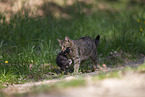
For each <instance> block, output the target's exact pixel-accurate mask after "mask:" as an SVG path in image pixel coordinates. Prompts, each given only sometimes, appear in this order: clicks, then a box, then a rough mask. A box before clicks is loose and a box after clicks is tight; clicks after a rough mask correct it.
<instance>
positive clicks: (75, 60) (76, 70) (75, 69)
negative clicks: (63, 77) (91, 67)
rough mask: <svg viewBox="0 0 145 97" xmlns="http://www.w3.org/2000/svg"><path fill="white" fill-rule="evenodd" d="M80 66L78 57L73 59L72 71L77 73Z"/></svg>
mask: <svg viewBox="0 0 145 97" xmlns="http://www.w3.org/2000/svg"><path fill="white" fill-rule="evenodd" d="M79 67H80V59H79V58H78V59H74V73H75V74H77V73H78V71H79Z"/></svg>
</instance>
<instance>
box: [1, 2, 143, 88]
mask: <svg viewBox="0 0 145 97" xmlns="http://www.w3.org/2000/svg"><path fill="white" fill-rule="evenodd" d="M99 3H103V4H104V3H107V2H106V1H103V2H101V1H98V2H97V1H96V2H95V3H94V4H93V5H87V4H82V3H79V2H77V3H75V4H74V5H72V6H68V7H67V6H66V8H65V9H68V10H66V13H67V14H68V15H69V16H70V17H71V18H70V19H66V18H55V17H54V16H53V15H51V14H50V15H47V12H46V8H45V6H43V10H44V13H46V15H45V16H43V17H41V16H34V17H33V16H29V13H32V12H31V11H28V10H26V9H25V8H22V9H21V10H20V11H19V12H17V13H15V14H13V15H12V16H11V18H10V20H9V21H6V16H5V14H3V13H0V20H1V22H0V88H1V85H4V84H6V83H7V84H14V83H23V82H24V81H25V80H26V81H27V80H41V79H44V78H55V77H59V75H56V73H55V71H56V70H55V69H57V65H56V63H55V58H56V55H57V53H58V52H59V51H60V48H59V44H58V42H57V38H59V39H64V37H65V36H68V37H70V38H71V39H77V38H80V37H83V36H91V37H92V38H95V37H96V36H97V35H98V34H99V35H100V36H101V40H100V46H99V48H98V58H99V59H100V61H99V63H100V64H103V63H105V64H107V65H115V64H117V63H121V62H123V61H124V59H125V58H128V59H130V58H134V57H133V56H134V55H138V54H145V50H144V48H145V45H144V44H145V23H144V22H145V12H144V10H145V7H144V5H140V4H135V5H132V4H130V3H128V2H125V1H122V2H109V3H107V4H108V6H109V8H107V9H104V10H100V9H99V8H96V7H95V6H96V5H95V4H99ZM111 6H113V7H112V8H111ZM85 7H86V8H88V9H89V10H91V11H92V13H91V14H89V13H85V12H82V10H83V9H84V8H85ZM128 7H129V8H128ZM116 8H117V9H116ZM94 9H95V10H94ZM118 9H119V10H118ZM70 11H71V13H70ZM138 20H140V22H138ZM140 29H143V31H140ZM114 51H117V53H113V54H110V52H114ZM5 61H8V63H5ZM46 64H47V66H45V65H46ZM88 64H91V63H88ZM31 66H32V67H31ZM85 69H86V71H87V70H88V69H89V67H88V68H85ZM50 72H51V73H55V74H54V75H48V76H49V77H48V76H47V77H45V75H47V74H49V73H50Z"/></svg>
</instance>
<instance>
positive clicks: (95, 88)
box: [2, 58, 145, 97]
mask: <svg viewBox="0 0 145 97" xmlns="http://www.w3.org/2000/svg"><path fill="white" fill-rule="evenodd" d="M143 62H144V58H141V59H139V60H137V61H134V62H130V63H128V64H124V65H129V66H133V67H136V66H139V65H140V64H142V63H143ZM115 69H119V70H121V69H123V67H120V68H115ZM109 70H111V69H109ZM112 70H113V69H112ZM98 73H99V71H98V72H92V73H85V74H82V75H81V76H84V79H85V80H86V85H85V86H79V87H71V88H63V89H60V90H57V91H53V92H45V93H44V92H43V93H36V94H34V93H33V94H29V95H23V96H22V97H145V72H144V71H143V72H142V71H126V72H125V73H124V74H123V75H122V77H121V78H106V79H103V80H93V75H97V74H98ZM78 76H80V75H75V76H66V77H65V78H63V79H52V80H44V81H41V82H31V83H25V84H20V85H14V86H10V87H8V88H5V89H3V90H2V91H3V92H4V93H6V94H8V95H12V94H15V93H18V94H19V93H27V92H30V91H31V89H32V88H31V87H34V86H36V87H37V86H39V85H42V84H43V85H45V84H46V85H48V84H54V83H56V82H58V81H63V80H65V81H68V80H72V79H77V78H78ZM12 97H14V96H12Z"/></svg>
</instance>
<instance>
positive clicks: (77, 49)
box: [58, 35, 100, 73]
mask: <svg viewBox="0 0 145 97" xmlns="http://www.w3.org/2000/svg"><path fill="white" fill-rule="evenodd" d="M99 40H100V36H99V35H98V36H97V37H96V38H95V40H93V39H92V38H91V37H89V36H87V37H82V38H79V39H76V40H71V39H69V38H68V37H67V36H66V37H65V40H59V39H58V41H59V43H60V46H61V50H62V51H65V50H66V48H67V47H70V51H71V52H70V53H69V54H68V55H67V57H69V58H71V59H72V60H73V62H74V64H73V67H74V73H78V70H79V66H80V65H82V64H83V62H84V61H85V60H86V59H88V58H91V59H92V61H93V68H94V70H97V69H99V68H98V66H97V46H98V45H99ZM99 67H100V66H99Z"/></svg>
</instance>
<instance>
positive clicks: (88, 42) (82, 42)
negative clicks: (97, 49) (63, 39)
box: [74, 36, 95, 47]
mask: <svg viewBox="0 0 145 97" xmlns="http://www.w3.org/2000/svg"><path fill="white" fill-rule="evenodd" d="M74 43H75V45H76V46H82V47H84V46H86V47H88V46H94V45H95V42H94V40H93V39H92V38H91V37H89V36H86V37H81V38H79V39H76V40H74Z"/></svg>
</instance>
